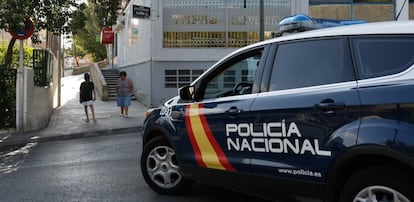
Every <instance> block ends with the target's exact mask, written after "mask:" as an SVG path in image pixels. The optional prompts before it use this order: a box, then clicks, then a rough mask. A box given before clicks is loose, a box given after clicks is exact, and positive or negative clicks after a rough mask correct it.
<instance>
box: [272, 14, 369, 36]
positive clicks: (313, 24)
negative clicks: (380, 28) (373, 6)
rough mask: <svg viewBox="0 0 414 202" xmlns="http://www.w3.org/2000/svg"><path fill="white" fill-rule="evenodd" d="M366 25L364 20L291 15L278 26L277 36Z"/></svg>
mask: <svg viewBox="0 0 414 202" xmlns="http://www.w3.org/2000/svg"><path fill="white" fill-rule="evenodd" d="M362 23H367V22H366V21H365V20H334V19H324V18H311V17H309V16H307V15H303V14H300V15H293V16H289V17H285V18H283V19H282V20H281V21H280V22H279V24H278V26H277V27H278V34H277V35H278V36H281V35H283V34H284V33H293V32H303V31H308V30H313V29H321V28H328V27H336V26H343V25H353V24H362Z"/></svg>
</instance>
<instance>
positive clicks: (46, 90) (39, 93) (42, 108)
mask: <svg viewBox="0 0 414 202" xmlns="http://www.w3.org/2000/svg"><path fill="white" fill-rule="evenodd" d="M26 75H27V76H26V79H27V81H26V82H27V85H26V87H25V88H26V89H27V103H26V104H27V105H26V106H27V108H26V110H25V115H26V121H25V124H24V131H30V130H36V129H41V128H45V127H46V126H47V125H48V123H49V117H50V116H51V115H52V111H53V96H51V95H53V94H52V93H53V88H50V87H39V86H35V85H34V79H33V75H34V72H33V69H26Z"/></svg>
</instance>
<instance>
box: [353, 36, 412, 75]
mask: <svg viewBox="0 0 414 202" xmlns="http://www.w3.org/2000/svg"><path fill="white" fill-rule="evenodd" d="M352 45H353V49H354V52H355V59H356V64H357V67H358V73H359V78H360V79H368V78H374V77H380V76H386V75H391V74H396V73H399V72H402V71H404V70H406V69H408V68H409V67H410V66H411V65H413V64H414V54H413V53H414V38H412V37H398V38H397V37H373V36H370V37H359V38H357V37H355V38H353V39H352Z"/></svg>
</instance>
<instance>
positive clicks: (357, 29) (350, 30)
mask: <svg viewBox="0 0 414 202" xmlns="http://www.w3.org/2000/svg"><path fill="white" fill-rule="evenodd" d="M373 34H414V20H410V21H387V22H373V23H365V24H355V25H345V26H338V27H330V28H322V29H317V30H312V31H306V32H299V33H295V34H290V35H285V36H281V37H277V38H273V39H269V40H266V41H263V42H259V43H256V44H253V45H252V46H258V45H260V44H263V45H264V44H268V43H275V42H282V41H290V40H296V39H306V38H315V37H329V36H349V35H373ZM248 47H249V46H247V47H246V48H248ZM250 47H251V46H250Z"/></svg>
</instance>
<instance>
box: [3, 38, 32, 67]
mask: <svg viewBox="0 0 414 202" xmlns="http://www.w3.org/2000/svg"><path fill="white" fill-rule="evenodd" d="M7 48H8V46H7V45H6V43H1V42H0V64H5V61H4V59H5V56H6V53H7ZM23 50H24V53H23V54H24V57H23V64H24V66H26V67H31V66H32V65H33V64H32V63H33V62H32V60H33V48H32V47H29V46H24V47H23ZM12 53H13V54H12V57H13V60H12V61H13V62H12V64H11V67H18V66H19V56H20V52H19V46H18V44H15V45H14V46H13V49H12Z"/></svg>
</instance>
